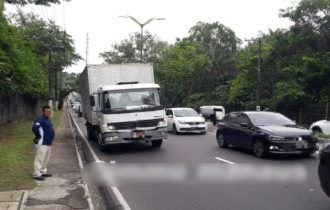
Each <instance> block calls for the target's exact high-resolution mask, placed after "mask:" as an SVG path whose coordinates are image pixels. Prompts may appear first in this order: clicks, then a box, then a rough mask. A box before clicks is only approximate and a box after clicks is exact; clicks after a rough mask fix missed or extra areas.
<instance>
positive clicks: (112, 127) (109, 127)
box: [108, 125, 116, 130]
mask: <svg viewBox="0 0 330 210" xmlns="http://www.w3.org/2000/svg"><path fill="white" fill-rule="evenodd" d="M115 129H116V128H115V126H113V125H108V130H115Z"/></svg>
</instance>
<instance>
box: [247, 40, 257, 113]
mask: <svg viewBox="0 0 330 210" xmlns="http://www.w3.org/2000/svg"><path fill="white" fill-rule="evenodd" d="M245 41H255V39H245ZM260 80H261V38H258V66H257V88H256V110H257V111H260V110H261V106H260Z"/></svg>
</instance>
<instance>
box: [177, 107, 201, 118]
mask: <svg viewBox="0 0 330 210" xmlns="http://www.w3.org/2000/svg"><path fill="white" fill-rule="evenodd" d="M174 115H175V116H176V117H198V116H199V115H198V114H197V112H196V111H195V110H193V109H180V110H174Z"/></svg>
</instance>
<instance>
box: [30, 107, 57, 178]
mask: <svg viewBox="0 0 330 210" xmlns="http://www.w3.org/2000/svg"><path fill="white" fill-rule="evenodd" d="M50 115H51V110H50V107H49V106H43V107H42V115H41V116H39V117H38V118H37V119H36V120H35V121H34V123H33V127H32V131H33V133H34V135H35V139H34V143H35V148H36V155H35V159H34V173H33V178H34V179H36V180H39V181H42V180H44V179H45V177H51V176H52V175H51V174H49V173H47V165H48V162H49V160H50V154H51V145H52V142H53V139H54V136H55V132H54V129H53V125H52V123H51V121H50V119H49V117H50Z"/></svg>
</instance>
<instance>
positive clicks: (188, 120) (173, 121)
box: [166, 108, 206, 134]
mask: <svg viewBox="0 0 330 210" xmlns="http://www.w3.org/2000/svg"><path fill="white" fill-rule="evenodd" d="M166 120H167V129H168V131H170V132H173V133H174V134H177V133H184V132H185V133H201V134H205V133H206V124H205V119H204V118H203V117H201V116H200V115H199V114H198V113H197V112H196V111H195V110H194V109H192V108H169V109H167V110H166Z"/></svg>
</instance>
